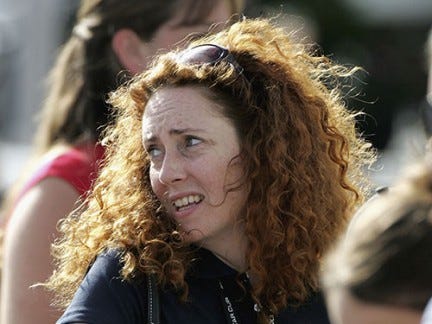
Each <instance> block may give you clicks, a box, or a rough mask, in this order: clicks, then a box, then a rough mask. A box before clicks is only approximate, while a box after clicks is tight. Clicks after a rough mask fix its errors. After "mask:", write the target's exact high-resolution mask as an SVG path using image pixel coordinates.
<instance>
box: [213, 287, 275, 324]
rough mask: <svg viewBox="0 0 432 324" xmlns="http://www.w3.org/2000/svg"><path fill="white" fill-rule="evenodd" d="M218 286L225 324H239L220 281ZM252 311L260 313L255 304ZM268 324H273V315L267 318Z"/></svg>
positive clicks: (259, 308)
mask: <svg viewBox="0 0 432 324" xmlns="http://www.w3.org/2000/svg"><path fill="white" fill-rule="evenodd" d="M218 284H219V296H220V298H221V302H222V305H223V306H222V307H223V310H224V313H225V318H226V322H227V323H229V324H240V319H239V317H238V316H237V315H236V314H235V311H234V307H233V304H232V302H231V300H230V298H229V297H228V295H227V294H226V292H225V287H224V285H223V283H222V281H221V280H219V281H218ZM254 311H255V312H260V311H261V307H259V306H258V305H257V304H254ZM268 320H269V323H270V324H274V323H275V318H274V316H273V314H270V315H269V317H268Z"/></svg>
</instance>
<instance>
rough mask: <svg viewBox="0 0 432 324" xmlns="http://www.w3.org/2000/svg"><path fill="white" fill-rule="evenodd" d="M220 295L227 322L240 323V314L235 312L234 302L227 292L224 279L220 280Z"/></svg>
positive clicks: (230, 323)
mask: <svg viewBox="0 0 432 324" xmlns="http://www.w3.org/2000/svg"><path fill="white" fill-rule="evenodd" d="M219 295H220V298H221V302H222V307H223V310H224V313H225V318H226V321H227V323H229V324H240V320H239V318H238V316H236V314H235V312H234V307H233V304H232V303H231V300H230V298H229V297H228V295H227V294H226V293H225V288H224V285H223V284H222V281H221V280H219Z"/></svg>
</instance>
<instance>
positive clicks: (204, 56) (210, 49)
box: [180, 45, 224, 64]
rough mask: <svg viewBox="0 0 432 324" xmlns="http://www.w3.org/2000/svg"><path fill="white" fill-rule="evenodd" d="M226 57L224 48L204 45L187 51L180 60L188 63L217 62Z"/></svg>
mask: <svg viewBox="0 0 432 324" xmlns="http://www.w3.org/2000/svg"><path fill="white" fill-rule="evenodd" d="M223 57H224V49H223V48H221V47H218V46H215V45H202V46H197V47H194V48H191V49H189V50H187V51H185V52H184V53H183V54H182V55H181V56H180V62H182V63H186V64H207V63H215V62H218V61H219V60H221V59H222V58H223Z"/></svg>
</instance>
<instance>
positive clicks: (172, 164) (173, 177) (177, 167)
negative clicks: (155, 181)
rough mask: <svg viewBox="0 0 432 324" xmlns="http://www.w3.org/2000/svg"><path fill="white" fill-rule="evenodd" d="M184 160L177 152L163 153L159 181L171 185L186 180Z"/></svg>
mask: <svg viewBox="0 0 432 324" xmlns="http://www.w3.org/2000/svg"><path fill="white" fill-rule="evenodd" d="M184 162H185V161H184V158H183V156H181V154H179V153H178V152H165V156H164V159H163V162H162V166H161V168H160V170H159V181H160V182H161V183H163V184H166V185H168V184H171V183H174V182H178V181H181V180H184V179H185V178H186V172H185V165H184Z"/></svg>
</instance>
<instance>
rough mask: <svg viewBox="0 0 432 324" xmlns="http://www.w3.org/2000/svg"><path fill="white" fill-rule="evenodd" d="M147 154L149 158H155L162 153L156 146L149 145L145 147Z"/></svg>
mask: <svg viewBox="0 0 432 324" xmlns="http://www.w3.org/2000/svg"><path fill="white" fill-rule="evenodd" d="M147 154H148V155H149V156H150V158H152V159H153V158H157V157H158V156H160V155H161V154H162V151H161V150H159V149H158V148H157V147H152V146H151V147H149V148H148V149H147Z"/></svg>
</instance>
